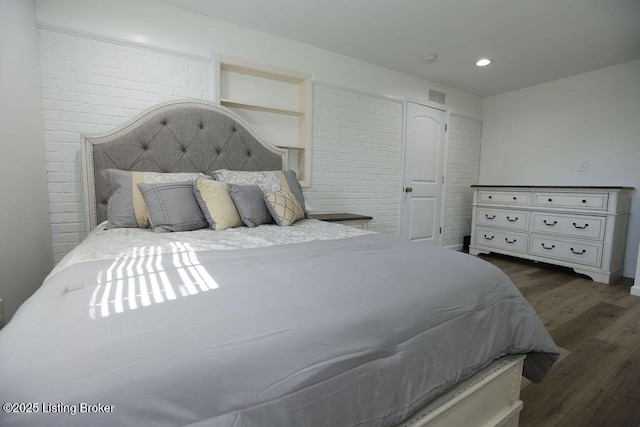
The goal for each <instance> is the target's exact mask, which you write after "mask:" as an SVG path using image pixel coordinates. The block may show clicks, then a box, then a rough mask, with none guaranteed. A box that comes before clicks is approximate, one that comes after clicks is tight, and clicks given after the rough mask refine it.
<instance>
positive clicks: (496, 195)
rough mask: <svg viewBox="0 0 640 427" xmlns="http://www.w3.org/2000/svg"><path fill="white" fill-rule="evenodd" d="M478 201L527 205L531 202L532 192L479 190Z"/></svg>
mask: <svg viewBox="0 0 640 427" xmlns="http://www.w3.org/2000/svg"><path fill="white" fill-rule="evenodd" d="M478 203H495V204H500V205H517V206H527V205H529V204H531V193H525V192H520V191H491V190H487V191H479V192H478Z"/></svg>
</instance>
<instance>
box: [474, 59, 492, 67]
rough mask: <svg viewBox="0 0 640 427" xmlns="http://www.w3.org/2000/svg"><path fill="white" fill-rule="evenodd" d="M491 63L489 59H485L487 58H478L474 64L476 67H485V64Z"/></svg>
mask: <svg viewBox="0 0 640 427" xmlns="http://www.w3.org/2000/svg"><path fill="white" fill-rule="evenodd" d="M489 64H491V60H490V59H487V58H480V59H478V61H477V62H476V65H477V66H478V67H486V66H487V65H489Z"/></svg>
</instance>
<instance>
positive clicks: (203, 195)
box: [194, 178, 243, 230]
mask: <svg viewBox="0 0 640 427" xmlns="http://www.w3.org/2000/svg"><path fill="white" fill-rule="evenodd" d="M194 192H195V195H196V199H197V200H198V204H199V205H200V209H202V213H203V214H204V217H205V218H206V219H207V222H208V223H209V225H210V226H211V228H213V229H214V230H224V229H225V228H233V227H240V226H241V225H243V224H242V220H241V219H240V215H239V214H238V210H237V209H236V205H235V204H234V203H233V199H231V196H230V195H229V191H228V190H227V184H225V183H223V182H219V181H214V180H212V179H203V178H198V179H196V183H195V185H194Z"/></svg>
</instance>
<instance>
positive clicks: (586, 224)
mask: <svg viewBox="0 0 640 427" xmlns="http://www.w3.org/2000/svg"><path fill="white" fill-rule="evenodd" d="M605 222H606V218H604V217H600V216H582V215H563V214H552V213H538V212H534V214H533V231H534V232H539V233H552V234H561V235H564V236H570V237H579V238H585V239H598V240H603V239H604V229H605Z"/></svg>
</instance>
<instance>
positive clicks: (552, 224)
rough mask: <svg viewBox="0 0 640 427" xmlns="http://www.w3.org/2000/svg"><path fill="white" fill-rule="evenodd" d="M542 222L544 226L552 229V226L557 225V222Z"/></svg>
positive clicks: (544, 220)
mask: <svg viewBox="0 0 640 427" xmlns="http://www.w3.org/2000/svg"><path fill="white" fill-rule="evenodd" d="M542 222H544V225H548V226H549V227H553V226H554V225H556V224H557V223H558V221H553V222H547V220H546V219H543V220H542Z"/></svg>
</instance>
